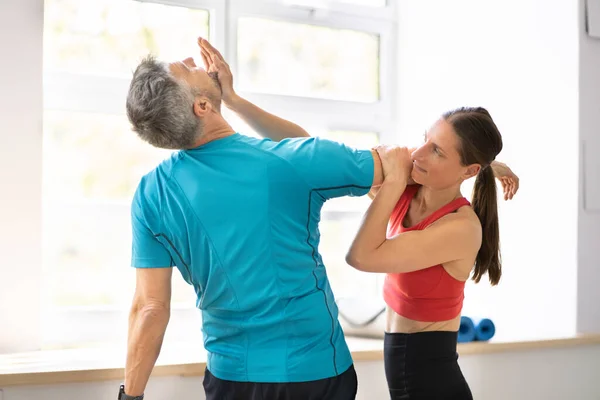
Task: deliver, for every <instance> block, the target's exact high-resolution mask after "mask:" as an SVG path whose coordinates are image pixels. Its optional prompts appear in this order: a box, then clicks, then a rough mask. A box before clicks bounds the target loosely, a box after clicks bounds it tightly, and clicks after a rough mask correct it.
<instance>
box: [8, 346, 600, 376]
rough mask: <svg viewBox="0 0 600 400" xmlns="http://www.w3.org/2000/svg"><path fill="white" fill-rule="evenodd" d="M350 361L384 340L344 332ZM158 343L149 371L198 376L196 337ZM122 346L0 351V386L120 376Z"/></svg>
mask: <svg viewBox="0 0 600 400" xmlns="http://www.w3.org/2000/svg"><path fill="white" fill-rule="evenodd" d="M347 341H348V346H349V347H350V350H351V351H352V357H353V359H354V361H355V362H361V361H381V360H383V351H382V348H383V341H382V340H380V339H363V338H355V337H348V338H347ZM194 345H195V346H198V351H196V352H193V351H190V348H189V345H188V346H187V347H184V346H182V345H169V344H165V345H164V346H163V351H162V353H161V356H160V357H159V359H158V361H157V363H156V367H155V368H154V370H153V372H152V376H203V375H204V369H205V368H206V354H205V353H204V350H203V349H202V345H201V342H199V343H197V344H194ZM590 345H600V334H599V335H580V336H574V337H568V338H556V339H545V340H529V341H514V342H493V341H492V342H480V343H477V342H474V343H465V344H459V345H458V352H459V354H460V355H461V356H466V355H477V354H490V353H502V352H515V351H532V350H541V349H554V348H565V347H571V346H590ZM124 359H125V350H124V349H118V348H112V349H110V350H107V349H105V348H97V349H71V350H47V351H35V352H29V353H15V354H5V355H0V387H7V386H23V385H49V384H61V383H63V384H64V383H76V382H96V381H106V380H121V379H123V365H124Z"/></svg>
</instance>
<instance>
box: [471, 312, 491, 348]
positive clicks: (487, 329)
mask: <svg viewBox="0 0 600 400" xmlns="http://www.w3.org/2000/svg"><path fill="white" fill-rule="evenodd" d="M473 324H474V325H475V340H477V341H482V342H485V341H488V340H490V339H491V338H493V337H494V335H495V334H496V326H495V325H494V323H493V322H492V320H491V319H489V318H481V319H475V320H473Z"/></svg>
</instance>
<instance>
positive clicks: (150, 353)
mask: <svg viewBox="0 0 600 400" xmlns="http://www.w3.org/2000/svg"><path fill="white" fill-rule="evenodd" d="M169 316H170V312H169V309H168V308H165V307H162V306H145V307H141V308H139V309H136V308H134V309H132V311H131V314H130V316H129V337H128V340H127V363H126V365H125V393H126V394H128V395H129V396H140V395H142V394H143V393H144V390H145V389H146V384H147V383H148V379H149V378H150V373H151V372H152V369H153V368H154V364H155V363H156V359H157V358H158V355H159V353H160V348H161V346H162V342H163V338H164V336H165V331H166V329H167V324H168V322H169Z"/></svg>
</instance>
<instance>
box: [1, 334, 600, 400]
mask: <svg viewBox="0 0 600 400" xmlns="http://www.w3.org/2000/svg"><path fill="white" fill-rule="evenodd" d="M460 364H461V368H462V370H463V373H464V375H465V378H466V379H467V381H468V382H469V385H470V387H471V391H472V392H473V396H474V398H475V400H480V399H484V400H507V399H510V400H538V399H539V400H541V399H544V400H564V399H574V400H575V399H577V400H593V399H598V398H600V387H598V385H597V380H598V371H600V346H588V347H575V348H571V349H569V348H564V349H550V350H548V349H546V350H539V351H530V352H514V353H499V354H487V355H470V356H464V357H461V358H460ZM356 371H357V373H358V380H359V392H358V396H357V397H356V398H357V400H384V399H388V398H389V394H388V392H387V384H386V381H385V375H384V369H383V362H381V361H371V362H358V363H357V364H356ZM119 384H120V382H118V381H113V382H97V383H89V384H65V385H52V386H37V387H33V386H31V387H6V388H4V399H3V400H30V399H42V398H43V399H44V400H71V399H73V400H75V399H88V400H104V399H110V398H113V396H115V395H116V393H117V391H118V387H119ZM146 393H147V396H148V398H152V399H153V400H170V399H196V400H203V399H205V397H204V391H203V389H202V378H201V377H161V378H154V379H151V381H150V383H149V386H148V389H147V390H146Z"/></svg>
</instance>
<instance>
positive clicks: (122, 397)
mask: <svg viewBox="0 0 600 400" xmlns="http://www.w3.org/2000/svg"><path fill="white" fill-rule="evenodd" d="M117 400H144V395H141V396H129V395H128V394H126V393H125V385H121V387H120V388H119V397H118V399H117Z"/></svg>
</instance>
